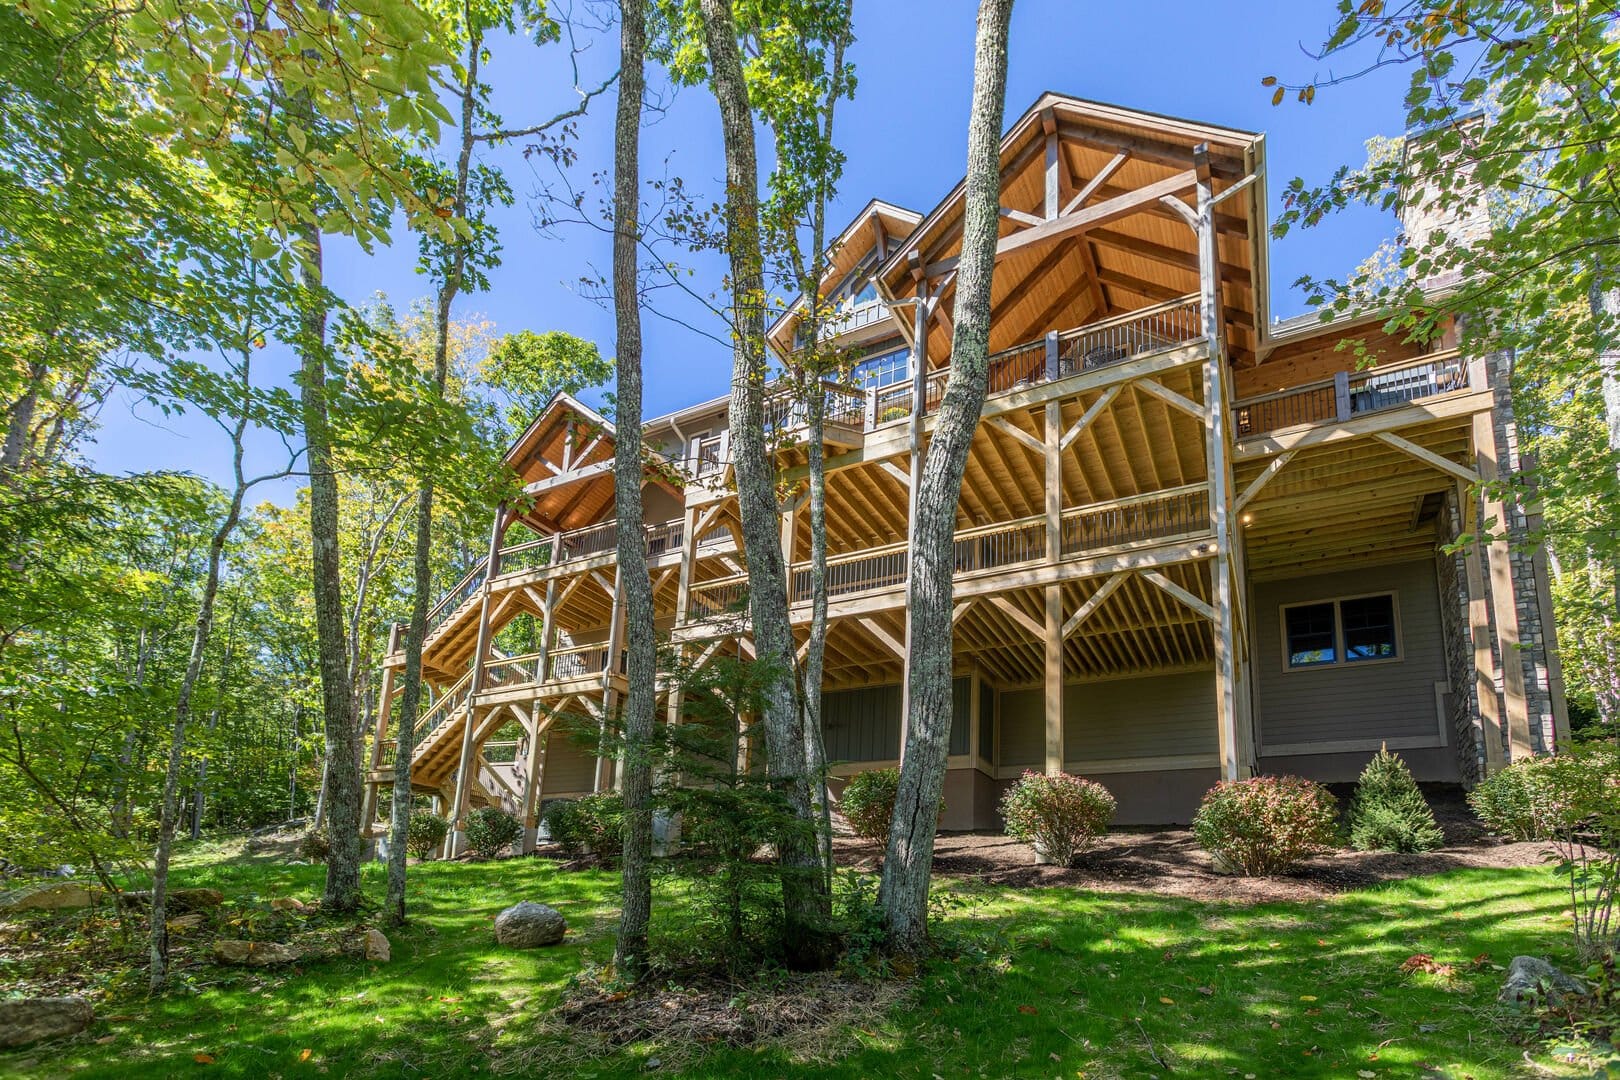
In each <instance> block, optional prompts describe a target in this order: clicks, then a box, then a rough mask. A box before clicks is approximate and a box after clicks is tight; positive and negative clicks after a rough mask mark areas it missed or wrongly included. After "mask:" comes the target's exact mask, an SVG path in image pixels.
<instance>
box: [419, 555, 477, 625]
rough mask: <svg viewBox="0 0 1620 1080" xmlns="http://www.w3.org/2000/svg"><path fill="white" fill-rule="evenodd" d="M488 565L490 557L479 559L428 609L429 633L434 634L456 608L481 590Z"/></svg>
mask: <svg viewBox="0 0 1620 1080" xmlns="http://www.w3.org/2000/svg"><path fill="white" fill-rule="evenodd" d="M488 565H489V559H488V558H483V559H479V560H478V561H477V562H475V563H473V565H472V569H470V570H468V571H467V573H466V576H464V577H463V578H462V579H461V580H460V581H458V582H456V584H455V585H454V586H452V587H451V589H450V591H449V592H447V593H445V594H444V595H443V596H441V597H440V598H439V602H438V603H436V604H434V605H433V607H431V608H429V609H428V617H427V632H428V634H432V633H433V631H435V630H437V629H438V628H439V627H441V626H443V625H444V623H445V620H447V619H449V618H450V616H451V615H454V614H455V612H456V609H457V608H459V607H460V606H461V605H462V604H463V603H465V602H466V601H467V599H468V598H469V597H471V596H472V595H473V594H474V593H476V592H477V591H478V590H479V588H480V587H481V586H482V585H483V584H484V569H485V567H487V566H488Z"/></svg>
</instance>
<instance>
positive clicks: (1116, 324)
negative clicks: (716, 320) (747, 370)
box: [693, 296, 1203, 477]
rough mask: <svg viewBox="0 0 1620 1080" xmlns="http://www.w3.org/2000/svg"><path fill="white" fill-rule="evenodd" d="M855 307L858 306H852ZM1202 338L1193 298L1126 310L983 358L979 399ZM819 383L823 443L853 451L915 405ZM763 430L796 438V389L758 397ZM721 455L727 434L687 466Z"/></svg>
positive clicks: (910, 390)
mask: <svg viewBox="0 0 1620 1080" xmlns="http://www.w3.org/2000/svg"><path fill="white" fill-rule="evenodd" d="M857 310H863V309H857ZM1202 337H1203V323H1202V315H1201V306H1200V303H1199V299H1198V297H1197V296H1184V297H1181V298H1179V299H1176V300H1171V301H1167V302H1166V303H1163V304H1158V305H1156V306H1154V307H1150V308H1143V309H1141V310H1139V311H1133V312H1131V313H1129V314H1128V315H1120V316H1117V317H1115V318H1112V319H1105V320H1103V321H1102V322H1096V323H1091V324H1089V325H1087V326H1082V327H1079V328H1078V329H1074V330H1065V331H1061V332H1056V333H1054V334H1050V335H1048V336H1047V337H1043V338H1040V339H1039V340H1036V341H1030V342H1025V343H1024V344H1022V345H1016V346H1014V347H1013V348H1010V349H1003V350H1002V351H1001V352H998V353H993V354H991V356H990V373H989V379H988V383H987V387H986V396H988V397H994V396H996V395H998V394H1006V393H1012V392H1013V391H1017V390H1025V389H1028V388H1030V387H1032V386H1037V385H1040V384H1042V383H1047V382H1054V381H1056V380H1058V379H1065V378H1068V377H1070V376H1072V375H1079V374H1082V373H1084V372H1087V371H1094V370H1097V369H1099V368H1104V367H1109V366H1111V365H1114V364H1122V363H1124V362H1126V361H1127V360H1134V359H1136V358H1138V357H1141V356H1147V355H1150V354H1152V353H1156V352H1162V351H1164V350H1166V349H1173V348H1176V347H1177V346H1180V345H1186V344H1189V343H1191V342H1194V341H1198V340H1201V339H1202ZM950 374H951V369H950V365H949V364H946V366H944V367H941V368H936V369H935V370H933V371H931V372H929V373H928V375H927V376H926V379H927V383H926V385H925V386H924V389H923V413H924V415H930V414H932V413H935V412H937V411H938V410H939V403H940V400H941V399H942V398H944V396H945V385H946V383H947V382H948V381H949V379H950ZM823 385H824V389H825V392H826V393H827V395H828V396H827V405H826V412H825V414H824V415H825V419H826V428H827V429H828V436H827V441H828V443H829V444H838V445H849V446H860V445H861V442H862V438H861V437H862V436H864V435H865V434H866V433H868V432H872V431H875V430H877V429H879V428H882V427H885V426H887V425H889V424H893V423H898V422H899V421H901V420H905V419H907V418H908V417H910V416H911V414H912V410H913V408H914V407H915V401H916V394H915V392H914V386H915V380H912V379H908V380H906V381H905V382H899V383H893V384H891V385H889V386H885V387H882V388H879V389H871V390H860V389H857V388H855V387H850V386H843V385H840V384H838V383H835V382H827V383H825V384H823ZM765 419H766V430H767V432H769V433H771V434H772V435H774V436H776V437H777V438H778V439H779V440H781V441H783V442H789V441H799V440H795V439H794V438H793V437H794V436H800V437H802V435H803V432H804V417H803V409H802V399H800V398H798V397H797V396H796V391H794V392H790V391H788V390H785V389H784V390H780V391H774V392H773V393H772V394H770V395H768V396H767V398H766V405H765ZM728 456H729V435H728V434H727V433H724V432H722V433H721V434H718V435H710V436H706V437H705V438H703V439H701V440H700V441H699V442H698V444H697V451H696V455H695V458H696V460H695V461H694V462H693V468H694V471H695V472H696V474H697V475H698V476H700V477H702V476H707V475H711V474H714V473H718V472H720V471H721V470H722V469H723V468H724V466H725V463H726V460H727V458H728Z"/></svg>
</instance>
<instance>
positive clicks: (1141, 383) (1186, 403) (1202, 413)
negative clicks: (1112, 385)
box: [1131, 379, 1209, 421]
mask: <svg viewBox="0 0 1620 1080" xmlns="http://www.w3.org/2000/svg"><path fill="white" fill-rule="evenodd" d="M1131 385H1132V386H1134V387H1136V388H1137V389H1138V390H1145V391H1147V392H1148V393H1149V394H1152V395H1153V396H1154V397H1156V398H1158V399H1159V400H1160V401H1163V402H1164V403H1165V404H1166V405H1169V406H1171V407H1172V408H1176V409H1180V410H1181V411H1182V412H1184V413H1186V414H1187V415H1188V416H1191V417H1192V418H1193V419H1195V420H1198V421H1203V420H1205V419H1207V418H1208V417H1209V412H1208V410H1206V409H1205V408H1204V406H1202V405H1200V404H1198V403H1197V402H1196V401H1192V400H1190V399H1188V398H1186V397H1183V396H1182V395H1180V394H1178V393H1176V392H1175V391H1174V390H1172V389H1170V388H1169V387H1168V386H1165V385H1164V384H1163V383H1159V382H1155V381H1154V380H1152V379H1138V380H1136V381H1135V382H1133V383H1131Z"/></svg>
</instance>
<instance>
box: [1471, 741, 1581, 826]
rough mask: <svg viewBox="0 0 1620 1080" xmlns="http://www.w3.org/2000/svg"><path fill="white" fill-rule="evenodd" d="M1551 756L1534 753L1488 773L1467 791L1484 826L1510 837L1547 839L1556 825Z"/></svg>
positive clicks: (1556, 810)
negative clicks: (1471, 789) (1538, 755)
mask: <svg viewBox="0 0 1620 1080" xmlns="http://www.w3.org/2000/svg"><path fill="white" fill-rule="evenodd" d="M1551 763H1552V759H1551V758H1545V757H1532V758H1526V759H1525V760H1523V761H1516V762H1514V763H1513V764H1512V765H1509V766H1508V767H1507V768H1505V769H1503V770H1502V771H1501V772H1498V773H1496V774H1494V775H1492V776H1489V777H1487V778H1486V779H1485V780H1484V781H1482V782H1481V783H1480V784H1479V786H1478V787H1476V788H1474V790H1473V791H1470V792H1469V793H1468V805H1469V806H1471V807H1473V810H1474V813H1475V814H1476V815H1478V817H1479V820H1480V821H1481V822H1483V823H1484V825H1485V827H1486V828H1487V829H1489V830H1490V831H1491V832H1493V833H1496V834H1497V835H1498V836H1503V837H1506V838H1507V839H1509V840H1548V839H1551V838H1552V836H1553V833H1554V832H1555V830H1556V828H1557V821H1558V817H1559V810H1558V798H1557V796H1556V794H1555V792H1554V791H1553V784H1552V773H1551V771H1550V765H1551Z"/></svg>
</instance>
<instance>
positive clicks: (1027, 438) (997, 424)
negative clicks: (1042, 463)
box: [984, 416, 1046, 456]
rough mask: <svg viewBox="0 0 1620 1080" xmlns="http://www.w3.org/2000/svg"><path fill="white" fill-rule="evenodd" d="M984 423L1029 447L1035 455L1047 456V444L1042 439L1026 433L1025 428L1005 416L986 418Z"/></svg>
mask: <svg viewBox="0 0 1620 1080" xmlns="http://www.w3.org/2000/svg"><path fill="white" fill-rule="evenodd" d="M984 423H985V426H987V427H993V428H995V429H996V430H997V431H1000V432H1003V433H1005V434H1007V435H1010V436H1012V438H1014V439H1016V440H1018V441H1019V442H1021V443H1023V444H1024V446H1025V447H1027V448H1028V449H1029V450H1031V451H1033V452H1034V453H1035V454H1037V455H1043V456H1044V455H1045V453H1046V444H1045V443H1043V442H1042V441H1041V440H1040V439H1037V438H1036V437H1035V436H1033V435H1031V434H1030V433H1029V432H1027V431H1025V430H1024V429H1023V428H1021V427H1019V426H1018V425H1016V424H1014V423H1012V422H1011V421H1010V420H1008V419H1007V418H1006V417H1004V416H990V417H986V418H985V421H984Z"/></svg>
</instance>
